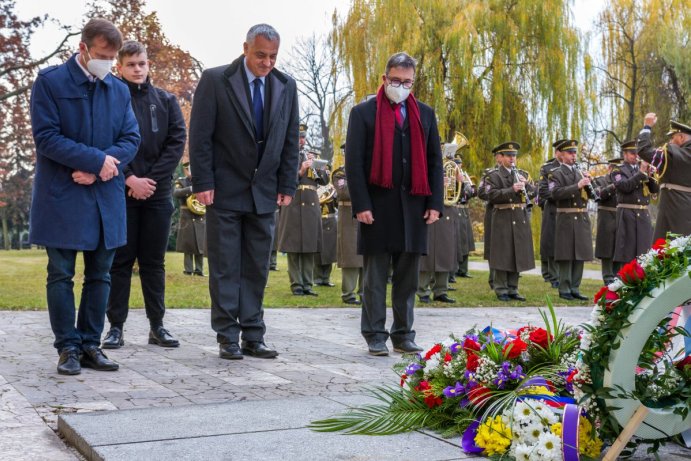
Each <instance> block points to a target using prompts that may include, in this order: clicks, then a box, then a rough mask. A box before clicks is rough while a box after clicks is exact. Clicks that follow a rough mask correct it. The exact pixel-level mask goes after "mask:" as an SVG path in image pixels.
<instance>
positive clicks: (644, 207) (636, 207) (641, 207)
mask: <svg viewBox="0 0 691 461" xmlns="http://www.w3.org/2000/svg"><path fill="white" fill-rule="evenodd" d="M617 208H627V209H629V210H647V209H648V205H632V204H629V203H619V204H617Z"/></svg>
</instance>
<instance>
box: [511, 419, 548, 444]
mask: <svg viewBox="0 0 691 461" xmlns="http://www.w3.org/2000/svg"><path fill="white" fill-rule="evenodd" d="M515 432H516V434H517V435H518V437H519V438H520V440H521V441H524V442H527V443H530V444H534V443H537V442H538V441H539V440H540V436H542V434H544V433H545V427H544V426H543V425H542V423H540V422H539V421H531V422H530V424H527V425H525V426H523V425H521V427H519V428H518V429H517V430H516V431H515Z"/></svg>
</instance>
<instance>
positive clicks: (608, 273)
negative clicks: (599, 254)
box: [600, 258, 621, 285]
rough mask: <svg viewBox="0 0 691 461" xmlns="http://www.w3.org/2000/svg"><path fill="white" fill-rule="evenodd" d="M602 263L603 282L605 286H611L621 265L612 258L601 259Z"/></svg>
mask: <svg viewBox="0 0 691 461" xmlns="http://www.w3.org/2000/svg"><path fill="white" fill-rule="evenodd" d="M600 262H601V263H602V281H603V282H605V285H609V284H610V283H612V282H614V279H615V278H616V277H617V272H618V271H619V269H620V268H621V263H615V262H614V261H613V260H612V258H601V259H600Z"/></svg>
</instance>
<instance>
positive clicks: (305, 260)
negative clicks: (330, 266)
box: [288, 253, 319, 290]
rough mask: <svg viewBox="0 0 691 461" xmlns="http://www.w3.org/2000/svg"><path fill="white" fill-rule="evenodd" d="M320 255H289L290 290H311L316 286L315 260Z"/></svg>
mask: <svg viewBox="0 0 691 461" xmlns="http://www.w3.org/2000/svg"><path fill="white" fill-rule="evenodd" d="M317 256H319V254H318V253H288V279H289V280H290V289H291V290H295V289H298V288H301V289H302V290H311V289H312V285H314V260H315V259H316V258H317Z"/></svg>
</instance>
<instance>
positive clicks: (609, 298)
mask: <svg viewBox="0 0 691 461" xmlns="http://www.w3.org/2000/svg"><path fill="white" fill-rule="evenodd" d="M618 299H619V295H618V294H617V293H616V292H614V291H609V290H607V293H605V310H606V311H607V312H612V309H614V301H616V300H618Z"/></svg>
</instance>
